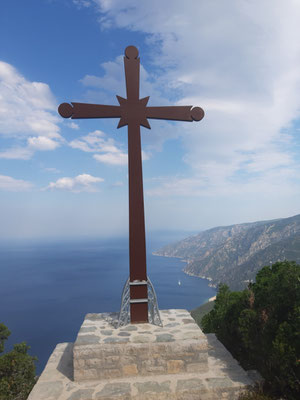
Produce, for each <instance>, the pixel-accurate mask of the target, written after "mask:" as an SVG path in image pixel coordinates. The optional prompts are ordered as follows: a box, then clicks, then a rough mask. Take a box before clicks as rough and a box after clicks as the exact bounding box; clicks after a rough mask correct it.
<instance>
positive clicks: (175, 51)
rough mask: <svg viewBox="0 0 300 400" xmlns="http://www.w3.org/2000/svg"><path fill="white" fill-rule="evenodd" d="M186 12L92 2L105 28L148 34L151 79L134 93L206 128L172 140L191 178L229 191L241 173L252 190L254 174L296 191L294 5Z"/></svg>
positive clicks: (298, 75)
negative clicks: (193, 110)
mask: <svg viewBox="0 0 300 400" xmlns="http://www.w3.org/2000/svg"><path fill="white" fill-rule="evenodd" d="M188 4H189V5H190V6H187V4H186V3H184V2H182V1H180V0H174V1H172V2H169V4H168V13H161V12H158V10H160V9H161V1H160V0H153V1H151V3H150V2H141V1H138V0H94V5H96V7H97V9H98V11H99V14H100V18H99V22H100V25H101V27H102V28H104V29H109V28H112V27H118V28H123V29H124V28H125V29H128V30H132V31H139V32H142V33H146V34H147V41H148V43H149V44H151V45H152V48H153V49H154V50H153V52H152V67H157V69H156V73H157V74H158V79H157V80H156V83H155V82H154V81H153V80H151V79H150V78H149V76H148V77H147V76H146V79H145V82H142V83H141V88H142V87H143V85H144V84H148V85H149V87H148V88H147V90H149V91H150V90H151V87H152V90H153V88H154V89H155V91H156V92H157V93H159V91H160V94H161V97H162V98H163V97H166V96H167V95H168V97H169V99H171V98H174V99H177V104H193V105H199V106H201V107H203V108H204V110H205V112H206V116H205V118H204V120H203V121H201V122H200V123H193V124H184V125H183V124H182V125H181V124H178V126H180V127H179V128H177V127H176V128H175V129H176V133H174V134H175V135H176V136H178V135H181V136H182V143H183V145H184V151H185V155H184V161H185V162H186V163H187V164H188V165H189V166H190V168H191V173H192V174H193V176H194V178H195V179H196V180H197V179H198V177H199V176H200V177H201V181H202V179H204V180H205V181H206V184H207V185H208V186H210V187H215V186H217V185H220V184H222V183H224V182H225V183H226V184H227V187H228V190H231V189H232V182H238V180H239V176H240V175H241V174H243V177H244V181H245V180H246V181H247V180H249V184H250V183H251V185H252V181H251V180H252V174H253V173H258V174H260V175H259V179H262V181H263V182H266V180H268V182H269V183H270V185H273V184H274V185H275V186H276V184H277V182H275V181H272V182H271V181H270V180H272V179H273V180H275V179H281V183H282V184H283V185H285V183H286V182H285V179H293V183H295V182H297V183H298V184H299V178H298V180H297V178H296V171H297V169H298V168H299V164H298V163H297V161H296V159H295V153H294V150H295V149H294V147H293V145H294V138H295V132H294V131H293V123H294V122H295V121H296V120H297V119H299V117H300V69H299V65H300V42H299V41H297V40H295V38H296V37H299V36H300V27H299V19H300V7H299V5H298V2H297V1H295V0H288V1H286V2H284V3H283V2H281V1H280V0H262V1H260V2H259V3H257V2H251V1H246V0H242V1H231V2H224V3H223V2H220V1H216V0H211V1H209V2H206V1H198V2H190V3H188ZM191 6H192V9H193V11H192V12H191V9H190V7H191ZM120 63H121V59H120V60H117V61H116V62H115V64H113V65H112V64H111V63H107V64H105V65H103V67H104V69H105V75H104V77H103V79H102V78H99V79H98V78H95V77H93V78H91V77H90V78H88V77H85V78H84V79H83V83H84V84H86V85H87V84H89V85H94V86H95V87H96V86H97V85H98V84H99V85H101V86H102V85H104V78H105V81H109V79H110V78H111V77H115V76H116V74H117V71H116V67H118V65H119V64H120ZM118 68H120V67H118ZM118 71H119V69H118ZM118 73H119V72H118ZM121 76H122V73H121ZM114 82H115V81H114V80H111V81H110V84H113V86H114V87H116V82H115V83H114ZM162 82H163V84H162ZM160 85H161V89H160ZM148 94H150V95H151V93H148ZM174 94H176V95H175V96H174ZM157 97H159V95H158V96H157ZM158 128H160V127H158ZM155 129H157V127H156V128H155ZM166 131H167V134H166V133H165V131H163V130H162V129H159V135H157V136H154V138H155V139H157V140H158V137H159V140H163V139H166V138H168V137H170V136H168V135H169V134H170V133H169V132H170V131H169V129H168V128H167V129H166ZM180 131H181V133H180ZM287 132H288V134H287ZM149 136H150V135H149ZM154 147H155V146H154ZM274 168H275V169H277V172H280V173H276V174H275V173H274ZM287 177H288V178H287ZM292 177H293V178H292ZM251 185H250V186H251ZM225 186H226V185H225ZM252 187H253V190H255V185H252ZM268 187H269V185H266V186H264V185H261V186H260V185H257V190H259V189H263V190H264V191H267V190H268ZM264 188H265V189H264Z"/></svg>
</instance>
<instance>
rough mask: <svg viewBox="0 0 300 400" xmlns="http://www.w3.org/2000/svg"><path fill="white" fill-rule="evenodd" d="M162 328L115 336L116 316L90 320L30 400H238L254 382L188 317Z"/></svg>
mask: <svg viewBox="0 0 300 400" xmlns="http://www.w3.org/2000/svg"><path fill="white" fill-rule="evenodd" d="M161 318H162V322H163V327H158V326H155V325H151V324H136V325H127V326H125V327H121V328H117V314H114V313H106V314H87V316H86V317H85V319H84V322H83V324H82V326H81V328H80V331H79V333H78V336H77V339H76V341H75V343H74V344H73V343H61V344H58V345H57V346H56V348H55V350H54V352H53V353H52V355H51V357H50V359H49V361H48V363H47V365H46V367H45V369H44V371H43V373H42V374H41V376H40V378H39V380H38V382H37V384H36V385H35V387H34V388H33V390H32V392H31V393H30V395H29V397H28V400H219V399H230V400H235V399H238V396H239V394H240V393H241V391H243V390H245V389H246V388H247V387H249V386H251V385H254V383H255V382H254V380H253V379H252V378H250V376H248V374H247V373H246V372H245V371H244V370H243V369H242V368H241V367H240V366H239V365H238V363H237V362H236V360H234V359H233V358H232V356H231V355H230V353H229V352H228V351H227V350H226V349H225V348H224V346H223V345H222V344H221V343H220V342H219V341H218V340H217V339H216V337H215V335H213V334H210V335H204V334H203V332H202V331H201V330H200V329H199V327H198V326H197V325H196V323H195V322H194V320H193V319H192V317H191V316H190V314H189V313H188V312H187V311H186V310H163V311H161Z"/></svg>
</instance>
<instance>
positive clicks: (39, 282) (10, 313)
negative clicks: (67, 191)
mask: <svg viewBox="0 0 300 400" xmlns="http://www.w3.org/2000/svg"><path fill="white" fill-rule="evenodd" d="M182 238H183V237H180V236H179V235H177V236H174V234H166V233H163V234H159V233H155V234H152V235H149V237H148V238H147V273H148V276H149V277H150V279H151V281H152V284H153V286H154V288H155V291H156V295H157V300H158V305H159V308H160V309H161V310H163V309H169V308H181V309H187V310H192V309H194V308H196V307H198V306H199V305H201V304H203V303H205V302H206V301H207V300H208V299H209V298H210V297H213V296H215V294H216V289H215V288H212V287H210V286H209V281H208V280H206V279H201V278H197V277H193V276H189V275H186V274H185V273H184V272H183V271H182V269H183V268H184V265H185V264H184V263H183V261H182V260H180V259H177V258H168V257H160V256H155V255H153V254H152V252H153V251H155V250H157V249H159V248H160V247H162V246H164V245H165V244H168V243H170V242H172V241H173V242H174V241H176V240H177V239H182ZM128 274H129V251H128V238H126V237H125V238H124V237H122V238H109V239H103V238H100V239H99V238H93V239H91V238H88V239H87V238H84V239H82V238H81V239H69V240H66V239H60V240H58V239H56V240H55V239H51V240H49V239H48V240H26V241H13V242H12V241H7V242H5V243H4V242H1V243H0V323H4V324H5V325H6V326H7V327H8V328H9V330H10V331H11V335H10V337H9V339H8V340H7V341H6V342H5V351H9V350H11V348H12V346H13V344H14V343H20V342H23V341H25V342H26V343H27V344H28V345H29V346H30V351H29V353H30V354H31V355H33V356H36V357H37V358H38V361H37V362H36V372H37V374H40V373H41V372H42V370H43V369H44V367H45V365H46V363H47V360H48V358H49V356H50V354H51V353H52V351H53V350H54V348H55V346H56V344H57V343H63V342H74V341H75V339H76V335H77V333H78V330H79V328H80V326H81V324H82V322H83V320H84V316H85V315H86V314H87V313H101V312H111V311H113V312H116V311H117V312H118V311H119V310H120V305H121V304H120V302H121V294H122V290H123V286H124V283H125V282H126V280H127V278H128Z"/></svg>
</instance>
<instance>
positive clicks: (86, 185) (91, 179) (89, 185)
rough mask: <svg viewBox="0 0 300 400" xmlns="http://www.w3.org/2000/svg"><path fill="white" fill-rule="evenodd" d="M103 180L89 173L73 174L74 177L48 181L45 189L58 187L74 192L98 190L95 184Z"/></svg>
mask: <svg viewBox="0 0 300 400" xmlns="http://www.w3.org/2000/svg"><path fill="white" fill-rule="evenodd" d="M103 181H104V179H103V178H99V177H96V176H92V175H89V174H81V175H77V176H75V178H70V177H63V178H59V179H58V180H57V181H56V182H50V183H49V185H48V186H47V188H46V189H60V190H67V191H71V192H74V193H79V192H96V191H98V190H97V187H96V186H95V184H97V183H99V182H103Z"/></svg>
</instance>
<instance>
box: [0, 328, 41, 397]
mask: <svg viewBox="0 0 300 400" xmlns="http://www.w3.org/2000/svg"><path fill="white" fill-rule="evenodd" d="M9 335H10V331H9V330H8V329H7V327H6V326H5V325H4V324H0V353H2V352H3V351H4V341H5V340H6V339H7V338H8V336H9ZM29 349H30V347H29V346H27V345H26V343H25V342H23V343H19V344H15V345H14V348H13V350H12V351H10V352H8V353H5V354H2V355H1V356H0V400H25V399H27V397H28V395H29V393H30V391H31V389H32V388H33V386H34V384H35V382H36V379H35V365H34V361H35V360H36V357H31V356H30V355H29V354H27V351H28V350H29Z"/></svg>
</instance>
